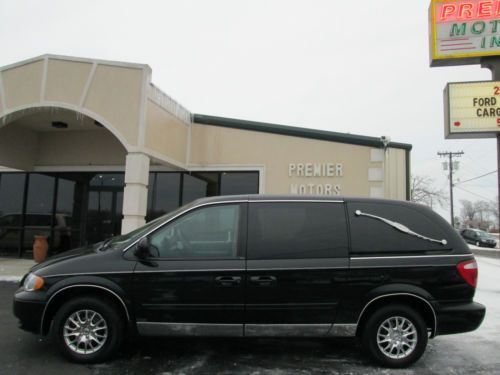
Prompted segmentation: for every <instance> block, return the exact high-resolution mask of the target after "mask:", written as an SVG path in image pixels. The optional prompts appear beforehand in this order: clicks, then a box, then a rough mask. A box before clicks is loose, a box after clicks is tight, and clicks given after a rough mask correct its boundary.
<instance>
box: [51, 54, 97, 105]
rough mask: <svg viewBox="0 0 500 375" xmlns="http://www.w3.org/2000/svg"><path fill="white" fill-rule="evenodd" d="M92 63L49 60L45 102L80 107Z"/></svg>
mask: <svg viewBox="0 0 500 375" xmlns="http://www.w3.org/2000/svg"><path fill="white" fill-rule="evenodd" d="M91 70H92V64H91V63H83V62H77V61H63V60H53V59H52V60H48V67H47V81H46V91H45V100H48V101H53V102H66V103H70V104H73V105H75V106H78V105H80V101H81V99H82V95H83V93H84V90H85V85H86V83H87V80H88V79H89V74H90V72H91Z"/></svg>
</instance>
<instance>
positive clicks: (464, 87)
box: [444, 81, 500, 138]
mask: <svg viewBox="0 0 500 375" xmlns="http://www.w3.org/2000/svg"><path fill="white" fill-rule="evenodd" d="M444 101H445V106H444V107H445V116H444V117H445V138H493V137H496V136H497V134H498V133H500V82H498V81H484V82H460V83H448V84H447V85H446V88H445V90H444Z"/></svg>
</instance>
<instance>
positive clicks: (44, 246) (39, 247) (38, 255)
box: [33, 236, 49, 263]
mask: <svg viewBox="0 0 500 375" xmlns="http://www.w3.org/2000/svg"><path fill="white" fill-rule="evenodd" d="M48 249H49V243H48V242H47V236H34V241H33V259H34V260H35V262H37V263H41V262H43V261H44V260H45V258H47V250H48Z"/></svg>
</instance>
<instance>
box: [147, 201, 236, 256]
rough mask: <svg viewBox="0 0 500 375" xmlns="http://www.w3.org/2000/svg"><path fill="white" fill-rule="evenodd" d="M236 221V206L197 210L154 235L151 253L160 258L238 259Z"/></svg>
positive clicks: (151, 241)
mask: <svg viewBox="0 0 500 375" xmlns="http://www.w3.org/2000/svg"><path fill="white" fill-rule="evenodd" d="M239 220H240V206H239V205H237V204H227V205H219V206H209V207H203V208H200V209H197V210H195V211H192V212H189V213H187V214H186V215H184V216H182V217H180V218H178V219H176V220H175V221H174V222H172V223H170V224H167V225H166V226H164V227H162V228H161V229H159V230H158V231H156V232H155V233H153V234H152V235H151V236H150V238H149V245H150V248H151V250H152V251H151V252H152V253H153V255H155V256H158V257H160V258H176V259H179V258H182V259H234V258H237V255H238V254H237V253H238V238H239Z"/></svg>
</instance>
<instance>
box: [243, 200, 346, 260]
mask: <svg viewBox="0 0 500 375" xmlns="http://www.w3.org/2000/svg"><path fill="white" fill-rule="evenodd" d="M247 255H248V259H301V258H336V257H344V256H347V232H346V220H345V212H344V205H343V204H341V203H251V204H250V214H249V223H248V254H247Z"/></svg>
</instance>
